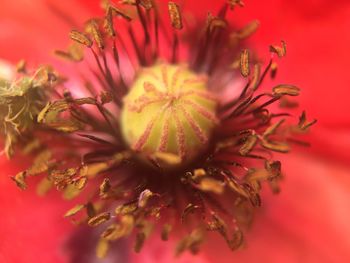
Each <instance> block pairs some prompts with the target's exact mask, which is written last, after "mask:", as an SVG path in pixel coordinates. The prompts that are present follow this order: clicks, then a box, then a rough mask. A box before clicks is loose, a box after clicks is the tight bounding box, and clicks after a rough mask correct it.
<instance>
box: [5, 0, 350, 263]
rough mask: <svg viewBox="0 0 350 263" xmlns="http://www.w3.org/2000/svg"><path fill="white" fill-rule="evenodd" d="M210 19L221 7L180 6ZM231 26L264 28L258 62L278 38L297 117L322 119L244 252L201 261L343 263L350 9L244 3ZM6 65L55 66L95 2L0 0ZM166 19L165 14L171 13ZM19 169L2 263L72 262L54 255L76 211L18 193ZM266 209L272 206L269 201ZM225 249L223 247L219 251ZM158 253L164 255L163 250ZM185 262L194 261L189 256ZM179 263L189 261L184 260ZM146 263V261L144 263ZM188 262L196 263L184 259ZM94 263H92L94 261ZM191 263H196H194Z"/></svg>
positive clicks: (311, 2)
mask: <svg viewBox="0 0 350 263" xmlns="http://www.w3.org/2000/svg"><path fill="white" fill-rule="evenodd" d="M178 2H181V3H182V4H183V6H184V8H186V9H187V10H191V12H193V13H194V14H195V15H196V16H201V17H205V16H206V14H207V11H208V10H214V11H215V10H217V8H218V6H219V5H220V3H222V2H223V1H215V2H216V3H211V2H214V1H201V3H198V1H189V0H187V1H186V0H184V1H178ZM244 2H245V4H246V7H245V8H236V9H235V11H234V14H233V15H232V21H233V22H234V23H236V24H237V25H239V26H243V25H245V24H247V23H248V22H249V21H251V20H253V19H258V20H259V21H260V22H261V27H260V29H259V30H258V32H257V33H256V34H255V35H254V36H253V37H252V38H251V40H250V44H251V46H252V48H255V49H256V50H257V51H259V53H260V54H261V56H262V57H264V56H265V57H267V56H268V46H269V45H270V44H278V43H279V42H280V40H281V39H283V40H285V41H286V42H287V45H288V55H287V57H286V58H285V59H283V60H282V61H280V63H279V65H280V67H279V72H278V81H279V82H281V81H282V82H285V83H293V84H296V85H297V86H299V87H301V88H302V95H301V96H300V99H299V101H300V105H301V107H300V109H305V110H306V111H307V113H308V115H309V116H310V117H312V118H313V117H314V118H317V119H318V124H317V126H315V127H314V129H313V131H312V133H311V134H310V135H308V141H310V142H311V143H312V147H311V148H308V149H306V151H305V150H304V152H303V150H301V151H298V152H297V153H294V154H291V155H288V156H285V157H284V158H283V161H284V170H285V171H286V172H287V179H286V180H285V182H284V184H283V186H282V193H281V194H280V196H277V197H269V196H267V198H271V200H268V202H267V204H266V205H265V207H264V209H263V211H261V214H260V215H258V217H257V219H256V224H255V225H254V227H253V229H252V231H251V233H250V234H249V236H248V237H247V238H248V248H247V249H246V250H243V251H239V252H235V253H231V252H228V251H226V250H225V249H223V253H221V250H219V248H220V246H219V245H215V244H216V243H215V242H209V245H208V246H206V248H205V251H204V253H202V254H201V256H199V257H197V258H196V260H198V261H199V262H207V261H209V262H257V261H259V262H347V261H349V260H350V252H349V250H348V246H349V244H350V238H349V237H350V226H349V223H348V222H350V205H349V201H350V165H349V164H350V154H349V152H350V115H349V111H350V106H349V102H348V100H349V99H348V97H349V95H350V89H349V83H350V74H349V73H348V72H347V71H348V68H349V66H348V65H349V61H350V51H349V47H350V33H349V28H350V19H349V17H350V2H349V1H348V0H337V1H332V2H330V1H326V0H308V1H302V0H294V1H288V0H271V1H260V0H246V1H244ZM0 5H1V6H0V59H3V60H6V61H9V62H11V63H16V62H18V61H19V60H20V59H22V58H24V59H26V60H28V61H29V62H30V65H37V64H39V63H43V62H45V63H48V62H53V61H54V59H53V57H52V50H54V49H55V48H57V47H64V46H65V44H66V43H67V42H68V37H67V35H68V32H69V30H70V29H71V25H68V24H67V23H65V22H63V20H62V17H59V16H58V15H57V14H58V13H59V14H61V16H66V15H68V16H69V19H71V20H72V23H76V24H77V25H80V24H81V23H82V22H83V21H84V20H86V19H87V18H89V17H90V16H92V15H95V14H99V13H100V12H101V11H100V9H99V1H97V0H96V1H92V0H90V1H86V0H85V1H84V0H70V1H69V2H68V1H55V0H17V1H11V0H1V4H0ZM165 15H166V14H165ZM21 165H23V162H19V161H18V160H17V162H16V160H15V161H13V162H11V163H10V164H9V163H8V162H7V161H6V160H5V158H4V157H1V159H0V167H1V172H0V173H1V176H0V204H1V208H2V215H1V216H0V237H1V238H0V262H19V263H21V262H70V261H69V258H68V256H67V255H66V254H64V253H63V252H62V251H61V250H59V249H58V248H57V247H58V246H59V244H62V242H63V241H64V240H65V238H66V236H67V233H69V232H70V231H72V226H71V225H70V223H69V222H67V221H66V220H64V219H62V214H63V213H64V212H65V211H66V209H67V208H70V207H71V205H72V204H71V203H65V202H61V201H60V199H59V198H58V197H57V195H56V194H50V195H49V197H48V198H45V199H42V198H39V197H37V196H36V195H35V193H33V192H31V191H30V190H29V191H26V192H21V191H19V190H18V189H17V188H16V187H15V186H14V185H13V183H12V182H11V181H10V179H9V175H11V174H13V173H14V172H15V171H18V170H19V169H20V167H19V166H21ZM265 203H266V201H265ZM220 244H221V243H220ZM166 248H167V247H166V245H164V244H159V243H158V242H157V241H154V242H148V244H147V245H146V247H145V252H144V253H143V254H142V255H141V257H134V256H131V257H130V258H131V259H132V260H133V262H137V261H140V262H153V261H152V259H153V260H155V258H157V259H158V260H159V261H158V262H169V260H170V258H171V256H170V254H171V253H168V252H166ZM220 249H221V248H220ZM159 251H160V252H159ZM187 259H188V258H187ZM187 259H186V258H183V259H182V260H183V262H185V260H187ZM147 260H148V261H147ZM188 260H191V259H188ZM91 262H93V261H91ZM188 262H193V261H188Z"/></svg>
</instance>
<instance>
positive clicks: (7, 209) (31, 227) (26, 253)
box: [0, 157, 72, 263]
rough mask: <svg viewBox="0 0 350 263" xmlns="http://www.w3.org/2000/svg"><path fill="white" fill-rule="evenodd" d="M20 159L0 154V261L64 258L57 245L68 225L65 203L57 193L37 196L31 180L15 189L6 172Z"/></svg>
mask: <svg viewBox="0 0 350 263" xmlns="http://www.w3.org/2000/svg"><path fill="white" fill-rule="evenodd" d="M21 163H22V164H21ZM21 163H20V162H16V166H15V165H14V163H9V162H8V160H5V158H4V157H1V158H0V167H1V176H0V189H1V191H0V204H1V216H0V236H1V238H0V262H14V263H25V262H52V263H56V262H57V263H58V262H67V261H66V260H65V257H64V255H63V253H62V251H61V247H62V244H63V242H64V241H65V239H66V238H67V234H68V233H69V232H70V231H71V228H72V227H71V224H70V222H68V221H67V220H66V219H64V218H63V217H62V215H63V214H64V212H65V211H67V210H68V208H69V207H68V205H69V204H67V203H66V202H62V201H61V200H60V199H59V198H58V195H57V194H54V195H51V194H50V195H49V196H48V197H47V198H40V197H38V196H37V195H36V194H35V191H34V190H33V188H34V185H32V184H30V185H29V188H30V189H28V190H27V191H21V190H19V189H18V188H17V187H16V186H15V184H14V182H13V181H12V180H11V179H10V178H9V176H8V175H14V174H15V173H16V172H17V171H18V169H20V167H18V166H19V165H21V166H22V168H24V167H23V166H24V164H23V161H22V162H21Z"/></svg>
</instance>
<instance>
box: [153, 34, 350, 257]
mask: <svg viewBox="0 0 350 263" xmlns="http://www.w3.org/2000/svg"><path fill="white" fill-rule="evenodd" d="M269 30H271V28H269ZM296 64H297V63H295V65H296ZM279 74H280V73H279ZM316 139H317V137H316ZM332 139H334V138H332ZM334 144H335V143H334V140H332V142H329V144H328V145H334ZM342 147H344V146H342ZM335 152H337V151H335ZM343 158H344V159H346V157H345V156H343ZM285 159H287V160H286V161H287V164H288V162H292V164H293V160H294V159H293V157H290V156H288V157H286V158H285ZM295 159H296V160H294V162H295V163H297V164H298V165H300V164H305V160H307V162H308V163H306V164H305V165H304V166H302V165H300V173H301V172H303V173H304V171H305V170H307V169H310V168H311V167H315V168H318V167H320V166H319V164H318V162H317V161H315V160H314V159H313V158H310V157H308V156H303V158H300V157H299V158H295ZM303 160H304V161H303ZM302 161H303V162H302ZM312 163H316V164H315V165H312ZM291 166H292V165H291ZM321 168H322V166H321ZM334 168H335V166H330V168H329V169H330V170H331V169H334ZM287 169H288V168H287ZM294 169H295V168H293V167H291V168H290V169H288V170H287V171H289V172H288V174H291V173H292V171H294ZM297 171H298V170H297ZM312 171H313V170H312ZM332 171H333V172H336V174H337V175H338V174H340V175H341V174H342V169H341V168H338V169H334V170H332ZM319 172H322V169H321V171H319ZM344 173H345V172H344ZM305 174H306V172H305ZM328 177H329V175H328V173H326V175H325V176H324V178H328ZM293 178H294V177H293ZM312 178H314V177H311V179H310V178H305V176H304V177H303V178H300V177H295V184H296V185H297V186H295V187H294V185H291V184H289V186H290V188H288V187H287V188H286V189H287V191H288V189H290V190H291V192H290V193H289V192H287V193H288V195H287V197H286V199H287V200H285V199H283V198H281V201H280V202H281V206H277V207H276V208H275V207H274V201H271V203H269V205H271V206H272V207H273V208H269V206H268V205H266V207H265V208H269V209H271V210H272V212H271V210H270V212H269V210H268V209H267V212H262V217H260V220H259V219H258V220H256V221H257V223H256V224H257V226H256V225H255V227H259V225H260V224H261V225H264V226H265V225H266V224H264V223H266V221H264V220H261V218H262V219H264V214H265V213H267V215H271V214H272V216H273V218H279V219H280V221H279V223H280V224H282V228H283V226H288V227H293V226H294V227H295V228H297V226H295V225H293V224H292V223H291V221H290V220H291V219H290V218H288V217H284V216H283V215H281V213H280V211H281V210H282V211H283V210H284V208H285V207H286V208H287V209H288V208H291V207H294V206H293V204H294V203H293V200H295V202H296V204H295V207H296V208H295V209H296V210H297V211H296V213H295V214H296V215H298V214H299V213H301V214H302V215H304V216H306V219H308V218H311V219H310V220H313V219H314V218H313V217H311V216H310V217H308V213H307V212H306V211H303V210H302V209H303V207H305V206H306V204H307V201H305V200H304V199H306V200H307V198H302V201H301V202H300V199H299V195H300V192H299V191H296V190H295V189H298V188H300V185H302V186H303V185H305V188H307V190H308V192H309V189H310V191H311V192H312V189H313V188H315V184H316V185H317V183H320V184H321V186H320V189H317V190H318V191H324V188H326V189H329V188H330V194H329V195H331V196H332V197H333V196H336V194H339V195H340V194H341V193H343V191H344V190H343V191H342V189H341V188H340V189H339V187H337V184H336V183H334V182H333V183H332V184H331V185H332V187H330V186H329V185H327V183H325V185H327V186H326V187H323V186H325V185H323V184H322V183H321V182H322V181H321V182H320V181H319V178H314V180H312ZM307 179H309V180H310V181H307ZM337 179H338V177H337ZM288 180H290V179H288V177H287V179H286V182H287V186H288ZM289 182H290V181H289ZM308 182H310V183H309V184H308ZM326 182H328V181H326ZM297 187H298V188H297ZM332 188H333V189H332ZM285 191H286V190H285V188H284V187H283V191H282V195H284V193H285ZM322 193H323V192H322ZM290 198H292V200H291V201H290ZM275 199H277V202H278V200H279V199H278V198H274V200H275ZM339 199H340V201H339V203H340V204H341V200H344V199H343V198H339ZM288 200H289V202H285V201H288ZM320 200H321V201H322V199H321V197H316V198H315V199H312V196H311V200H310V202H311V204H313V202H312V201H315V202H316V203H317V202H320ZM326 200H327V201H329V200H330V199H326ZM286 203H287V204H291V205H290V206H288V205H287V204H286ZM277 204H278V203H277ZM330 206H331V205H330ZM278 208H279V209H281V210H279V209H278ZM327 208H328V209H326V211H322V209H321V208H320V209H318V210H315V212H316V211H318V212H320V211H322V212H325V214H326V215H328V216H329V217H330V219H329V221H328V220H327V222H336V223H335V224H338V223H341V222H340V221H339V220H338V219H337V217H336V216H334V218H335V219H336V220H334V221H333V220H332V219H333V214H334V213H336V211H333V210H330V207H327ZM274 209H275V210H274ZM274 211H276V212H275V213H276V214H274ZM298 211H299V212H298ZM300 211H302V212H300ZM328 212H329V214H328ZM311 215H312V216H314V214H313V213H311ZM268 218H270V217H269V216H268ZM297 218H298V217H297ZM327 219H328V217H327ZM293 221H295V220H293ZM306 221H307V220H306ZM318 224H319V225H318ZM318 224H317V223H315V225H316V226H315V232H316V233H314V232H312V234H313V236H314V237H313V236H312V235H311V234H310V236H308V235H307V236H306V237H308V238H304V239H303V234H302V233H299V234H297V238H298V237H300V236H301V237H302V240H303V241H304V242H307V241H310V242H308V243H307V245H306V246H305V247H306V252H305V253H306V255H307V256H309V257H310V261H311V260H314V259H315V258H316V257H317V256H318V255H319V254H316V253H311V254H310V253H309V254H308V253H307V252H308V251H312V249H315V250H321V249H322V251H325V252H324V254H322V255H321V256H322V260H325V261H326V260H328V259H329V261H333V262H334V261H337V260H338V259H339V260H341V259H342V258H343V257H342V256H339V258H337V256H338V255H346V254H345V252H346V251H345V249H344V250H343V249H342V246H341V244H342V242H338V243H340V245H339V246H338V247H336V248H334V247H332V248H334V249H337V250H334V251H336V253H333V250H330V249H329V250H327V248H324V247H323V244H322V242H320V243H317V242H315V239H313V238H315V237H319V236H321V237H323V238H324V239H325V238H329V237H332V238H336V237H337V235H336V234H334V233H333V232H332V231H330V233H329V234H328V233H327V232H325V233H327V235H326V234H324V235H322V234H321V235H320V234H318V233H317V232H318V231H319V228H320V226H323V222H321V223H318ZM331 227H338V225H337V226H333V225H331ZM258 229H259V230H260V231H262V229H264V228H263V226H260V228H258ZM283 229H285V228H283ZM331 229H332V228H331ZM345 229H346V227H345ZM268 230H269V231H267V230H266V234H265V233H264V232H262V234H265V235H268V234H271V233H272V232H271V230H275V225H274V227H270V228H269V229H268ZM276 232H277V233H276V236H277V237H276V236H275V235H273V237H274V238H276V239H273V240H274V242H272V244H276V243H282V244H286V243H287V242H286V237H290V235H289V234H288V235H286V234H285V235H282V237H281V239H278V235H281V232H280V231H276ZM250 233H251V235H254V231H251V232H250ZM258 233H261V232H259V231H258ZM257 236H260V235H259V234H257V235H254V236H253V237H252V238H253V240H256V239H258V238H257ZM258 240H259V239H258ZM276 240H278V241H276ZM340 240H341V239H340ZM155 244H156V243H155V242H152V243H148V244H146V245H148V246H151V247H150V248H149V250H147V251H152V249H155V248H156V245H155ZM248 244H249V243H248ZM288 244H289V245H287V248H286V249H285V250H286V251H284V250H283V247H282V246H278V248H277V249H273V250H272V251H271V248H270V249H268V248H267V247H266V246H263V245H264V241H263V242H261V243H259V242H258V244H257V245H256V246H254V245H253V244H249V246H250V248H249V249H251V251H255V252H256V253H257V252H259V251H261V252H260V253H261V256H260V258H261V257H263V256H264V255H267V257H269V258H271V260H275V261H277V260H278V259H281V260H283V259H284V257H283V256H286V255H287V256H290V254H288V252H289V251H290V250H292V249H291V246H292V245H291V244H294V243H293V242H292V241H291V242H290V243H288ZM152 245H154V247H152ZM294 246H295V247H296V249H295V250H294V251H295V253H293V252H292V253H291V254H292V256H290V257H288V258H289V259H291V261H294V262H295V261H297V260H298V259H299V258H298V256H300V257H302V256H303V255H302V254H297V253H301V252H300V251H301V249H302V248H303V246H301V245H300V243H299V242H298V241H296V242H295V244H294ZM207 249H208V251H209V252H210V249H212V247H208V248H207ZM249 249H248V250H247V251H249ZM254 249H255V250H254ZM281 249H282V253H280V252H279V250H281ZM240 253H242V254H240ZM265 253H266V254H265ZM206 254H208V255H210V254H211V253H206ZM232 255H234V254H232ZM248 255H250V254H249V252H246V254H245V252H244V251H242V252H237V257H240V256H241V257H242V258H244V257H246V258H247V256H248ZM293 256H294V257H293ZM321 256H320V257H321ZM203 257H205V255H204V256H203ZM316 259H318V258H316ZM223 260H224V259H223Z"/></svg>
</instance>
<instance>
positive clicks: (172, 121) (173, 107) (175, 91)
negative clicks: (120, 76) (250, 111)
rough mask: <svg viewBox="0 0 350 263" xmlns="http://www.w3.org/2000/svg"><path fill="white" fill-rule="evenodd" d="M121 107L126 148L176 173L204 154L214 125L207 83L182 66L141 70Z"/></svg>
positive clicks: (213, 111) (211, 99)
mask: <svg viewBox="0 0 350 263" xmlns="http://www.w3.org/2000/svg"><path fill="white" fill-rule="evenodd" d="M123 103H124V104H123V108H122V112H121V129H122V135H123V137H124V140H125V142H126V143H127V145H129V147H130V148H131V149H132V150H133V151H135V152H138V153H139V154H140V156H141V157H142V159H144V160H147V159H148V160H153V161H156V162H157V163H158V164H160V165H161V166H163V167H164V168H176V167H180V166H182V165H183V164H185V163H188V162H191V161H193V160H194V159H195V158H196V157H198V155H200V154H201V153H203V151H205V150H206V148H207V147H208V144H209V140H210V137H211V135H212V132H213V130H214V128H215V126H216V124H217V122H218V120H217V117H216V107H217V100H216V98H215V96H214V95H213V94H212V93H210V92H209V90H208V87H207V78H206V77H205V76H203V75H198V74H196V73H194V72H192V71H190V70H189V69H188V68H187V67H186V66H184V65H170V64H158V65H155V66H152V67H149V68H143V69H142V70H141V71H140V72H139V74H138V76H137V77H136V79H135V82H134V84H133V85H132V87H131V89H130V91H129V93H128V94H127V95H126V96H125V98H124V102H123Z"/></svg>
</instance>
